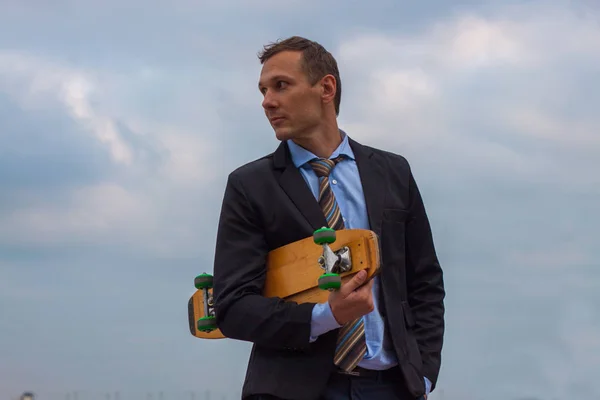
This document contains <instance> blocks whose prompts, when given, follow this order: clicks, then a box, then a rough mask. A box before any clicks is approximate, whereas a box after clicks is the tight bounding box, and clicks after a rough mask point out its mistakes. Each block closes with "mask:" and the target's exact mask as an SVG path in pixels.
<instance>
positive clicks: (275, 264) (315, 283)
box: [188, 227, 380, 339]
mask: <svg viewBox="0 0 600 400" xmlns="http://www.w3.org/2000/svg"><path fill="white" fill-rule="evenodd" d="M379 267H380V254H379V238H378V237H377V235H376V234H375V232H373V231H371V230H368V229H343V230H339V231H335V230H333V229H331V228H326V227H323V228H320V229H317V230H316V231H315V232H314V233H313V235H312V237H307V238H305V239H301V240H299V241H296V242H293V243H290V244H287V245H284V246H282V247H279V248H277V249H274V250H271V251H270V252H269V253H268V255H267V262H266V268H267V276H266V279H265V287H264V290H263V295H264V296H265V297H279V298H282V299H284V300H286V301H292V302H296V303H306V302H313V303H324V302H326V301H327V299H328V296H329V291H332V290H337V289H339V288H340V287H341V285H342V283H343V282H346V281H347V280H349V279H351V278H352V276H353V275H354V274H356V273H357V272H358V271H360V270H363V269H364V270H366V271H367V282H368V281H369V280H370V279H372V278H373V277H374V276H375V275H377V273H379ZM194 286H195V287H196V289H197V290H196V291H195V292H194V294H193V295H192V297H191V298H190V299H189V301H188V320H189V327H190V333H191V334H192V336H196V337H198V338H201V339H223V338H225V336H224V335H223V334H222V333H221V331H220V330H219V329H218V328H217V325H216V322H215V321H216V320H215V310H214V302H213V295H212V287H213V277H212V275H210V274H207V273H203V274H200V275H198V276H196V278H195V279H194Z"/></svg>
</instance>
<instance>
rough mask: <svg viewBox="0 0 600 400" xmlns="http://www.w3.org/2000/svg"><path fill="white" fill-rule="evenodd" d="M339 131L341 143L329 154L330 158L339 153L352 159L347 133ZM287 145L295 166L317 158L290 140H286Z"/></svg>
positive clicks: (299, 166) (300, 165)
mask: <svg viewBox="0 0 600 400" xmlns="http://www.w3.org/2000/svg"><path fill="white" fill-rule="evenodd" d="M340 133H341V134H342V143H340V145H339V146H338V147H337V148H336V149H335V150H334V152H333V153H332V154H331V157H329V158H330V159H333V158H335V157H337V156H339V155H342V154H343V155H345V156H346V157H348V158H350V159H352V160H354V152H353V151H352V148H351V147H350V143H348V135H346V132H344V131H342V130H341V129H340ZM287 144H288V147H289V149H290V155H291V156H292V162H293V163H294V165H295V166H296V168H301V167H303V166H304V165H305V164H306V163H308V162H309V161H311V160H313V159H315V158H319V157H317V156H315V155H314V154H313V153H312V152H310V151H308V150H306V149H305V148H304V147H301V146H298V145H297V144H296V143H294V142H293V141H292V140H287Z"/></svg>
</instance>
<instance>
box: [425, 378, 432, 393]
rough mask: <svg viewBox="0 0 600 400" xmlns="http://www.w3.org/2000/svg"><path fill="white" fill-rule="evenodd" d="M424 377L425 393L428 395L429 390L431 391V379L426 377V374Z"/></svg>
mask: <svg viewBox="0 0 600 400" xmlns="http://www.w3.org/2000/svg"><path fill="white" fill-rule="evenodd" d="M423 378H424V379H425V394H426V395H427V396H429V392H430V391H431V381H430V380H429V379H427V377H426V376H424V377H423Z"/></svg>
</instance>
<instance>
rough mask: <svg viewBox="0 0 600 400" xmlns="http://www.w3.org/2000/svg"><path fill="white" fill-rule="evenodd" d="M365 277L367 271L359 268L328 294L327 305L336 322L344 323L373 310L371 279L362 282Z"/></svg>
mask: <svg viewBox="0 0 600 400" xmlns="http://www.w3.org/2000/svg"><path fill="white" fill-rule="evenodd" d="M366 279H367V271H365V270H361V271H359V272H358V273H357V274H356V275H354V276H353V277H352V279H351V280H349V281H348V282H346V283H344V284H342V287H341V288H340V289H339V290H336V291H333V292H331V293H330V294H329V306H330V307H331V312H332V314H333V317H334V318H335V320H336V321H337V322H338V324H340V325H344V324H345V323H347V322H350V321H352V320H354V319H356V318H358V317H362V316H363V315H365V314H368V313H370V312H371V311H373V309H374V307H375V306H374V303H373V292H372V288H373V280H372V279H371V280H369V282H368V283H366V284H364V283H365V280H366ZM363 284H364V285H363ZM361 285H362V286H361Z"/></svg>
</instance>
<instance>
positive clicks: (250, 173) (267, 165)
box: [229, 153, 273, 182]
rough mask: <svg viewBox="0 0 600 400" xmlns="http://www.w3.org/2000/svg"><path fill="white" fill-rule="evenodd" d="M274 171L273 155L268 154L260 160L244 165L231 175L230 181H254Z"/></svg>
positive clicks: (234, 170)
mask: <svg viewBox="0 0 600 400" xmlns="http://www.w3.org/2000/svg"><path fill="white" fill-rule="evenodd" d="M272 169H273V153H269V154H266V155H264V156H262V157H260V158H257V159H255V160H252V161H249V162H247V163H245V164H242V165H240V166H238V167H236V168H235V169H233V170H232V171H231V172H230V173H229V180H233V181H238V182H242V181H245V180H254V179H256V177H257V176H262V175H264V174H266V173H268V172H269V171H271V170H272Z"/></svg>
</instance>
